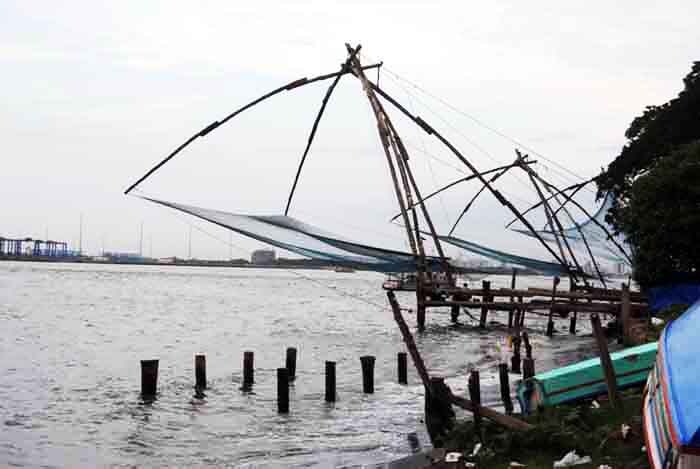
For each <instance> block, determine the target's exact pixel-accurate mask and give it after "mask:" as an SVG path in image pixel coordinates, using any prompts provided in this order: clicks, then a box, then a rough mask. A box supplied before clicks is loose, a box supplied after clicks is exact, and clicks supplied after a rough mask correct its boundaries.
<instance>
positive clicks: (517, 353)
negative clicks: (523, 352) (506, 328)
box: [510, 335, 520, 373]
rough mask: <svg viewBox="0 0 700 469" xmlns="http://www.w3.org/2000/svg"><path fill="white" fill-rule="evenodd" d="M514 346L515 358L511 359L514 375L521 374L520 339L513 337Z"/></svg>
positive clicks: (511, 368)
mask: <svg viewBox="0 0 700 469" xmlns="http://www.w3.org/2000/svg"><path fill="white" fill-rule="evenodd" d="M511 341H512V344H513V357H512V358H511V359H510V370H511V371H512V372H513V373H520V337H518V336H517V335H514V336H511Z"/></svg>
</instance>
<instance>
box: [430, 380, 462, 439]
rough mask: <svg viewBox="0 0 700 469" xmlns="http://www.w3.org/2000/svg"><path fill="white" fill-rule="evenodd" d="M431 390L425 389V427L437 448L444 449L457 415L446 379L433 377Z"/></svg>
mask: <svg viewBox="0 0 700 469" xmlns="http://www.w3.org/2000/svg"><path fill="white" fill-rule="evenodd" d="M429 386H430V388H428V387H426V388H425V426H426V428H427V430H428V435H430V441H431V442H432V444H433V447H435V448H442V447H443V445H444V439H445V437H446V436H447V434H448V433H449V432H450V430H452V428H454V425H455V413H454V410H453V409H452V404H451V403H450V402H451V398H450V396H451V395H452V392H451V391H450V388H449V387H448V386H447V384H445V380H444V378H440V377H437V376H431V377H430V381H429Z"/></svg>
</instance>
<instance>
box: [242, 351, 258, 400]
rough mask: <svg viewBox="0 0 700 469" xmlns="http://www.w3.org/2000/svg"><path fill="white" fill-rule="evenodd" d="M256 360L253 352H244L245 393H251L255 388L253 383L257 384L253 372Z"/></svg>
mask: <svg viewBox="0 0 700 469" xmlns="http://www.w3.org/2000/svg"><path fill="white" fill-rule="evenodd" d="M254 359H255V356H254V354H253V352H251V351H246V352H243V387H242V388H241V389H243V390H244V391H250V389H251V388H252V387H253V383H254V382H255V379H254V372H253V362H254Z"/></svg>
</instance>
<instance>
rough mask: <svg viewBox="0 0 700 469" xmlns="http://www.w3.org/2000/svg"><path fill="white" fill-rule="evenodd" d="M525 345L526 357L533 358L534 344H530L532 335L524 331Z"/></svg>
mask: <svg viewBox="0 0 700 469" xmlns="http://www.w3.org/2000/svg"><path fill="white" fill-rule="evenodd" d="M522 337H523V345H524V346H525V357H526V358H532V345H530V336H529V335H528V334H527V332H523V333H522Z"/></svg>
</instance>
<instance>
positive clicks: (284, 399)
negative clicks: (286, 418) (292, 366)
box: [277, 368, 289, 414]
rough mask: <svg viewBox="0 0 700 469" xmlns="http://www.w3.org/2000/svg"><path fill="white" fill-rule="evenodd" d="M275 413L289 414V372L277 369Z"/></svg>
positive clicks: (284, 369)
mask: <svg viewBox="0 0 700 469" xmlns="http://www.w3.org/2000/svg"><path fill="white" fill-rule="evenodd" d="M277 412H278V413H280V414H286V413H289V371H288V370H287V368H277Z"/></svg>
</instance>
